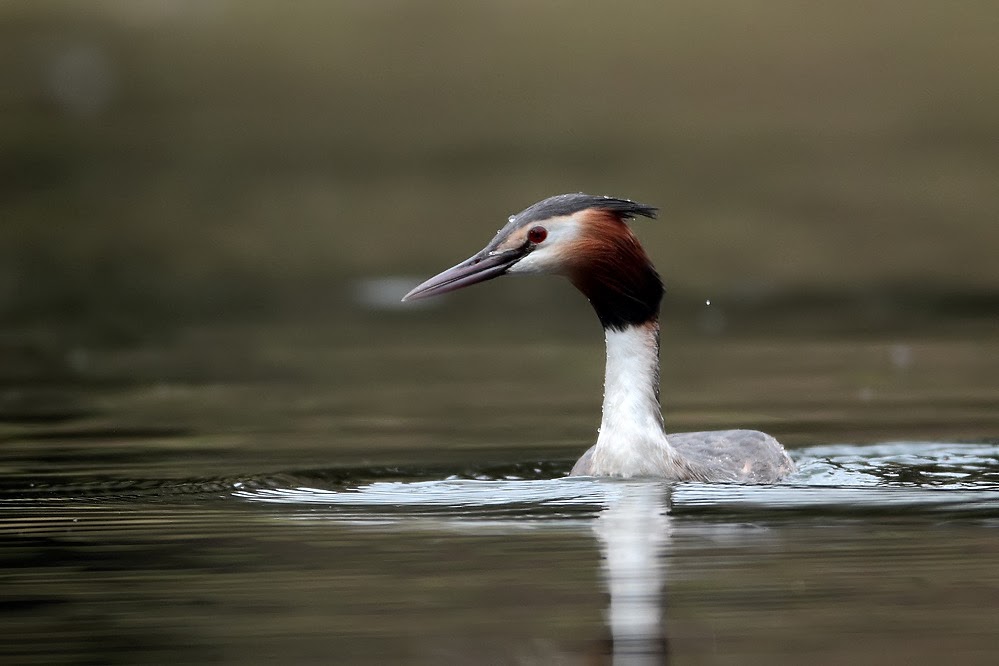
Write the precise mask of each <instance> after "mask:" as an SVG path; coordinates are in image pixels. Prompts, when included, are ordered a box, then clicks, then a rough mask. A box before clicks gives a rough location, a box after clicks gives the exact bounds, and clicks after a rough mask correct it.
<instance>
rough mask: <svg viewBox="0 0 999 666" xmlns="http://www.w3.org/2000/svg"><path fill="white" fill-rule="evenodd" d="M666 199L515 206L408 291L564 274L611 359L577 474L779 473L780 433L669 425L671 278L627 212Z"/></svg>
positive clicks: (735, 478)
mask: <svg viewBox="0 0 999 666" xmlns="http://www.w3.org/2000/svg"><path fill="white" fill-rule="evenodd" d="M656 212H657V209H656V208H653V207H651V206H646V205H644V204H640V203H637V202H634V201H629V200H627V199H615V198H613V197H598V196H591V195H588V194H582V193H579V194H562V195H559V196H554V197H550V198H548V199H545V200H544V201H539V202H538V203H536V204H534V205H533V206H530V207H529V208H527V209H525V210H524V211H522V212H520V213H518V214H517V215H513V216H511V217H510V218H509V222H508V223H507V225H506V226H505V227H503V228H502V229H500V231H499V233H497V234H496V236H495V237H494V238H493V239H492V240H491V241H490V242H489V244H488V245H486V246H485V247H484V248H483V249H482V250H480V251H479V252H477V253H476V254H475V255H473V256H472V257H470V258H468V259H466V260H465V261H463V262H461V263H460V264H458V265H457V266H454V267H452V268H449V269H448V270H446V271H444V272H443V273H441V274H439V275H435V276H434V277H432V278H430V279H429V280H427V281H426V282H424V283H423V284H421V285H419V286H418V287H416V288H415V289H413V290H412V291H410V292H409V293H408V294H406V296H405V297H403V299H402V300H404V301H410V300H415V299H418V298H427V297H429V296H436V295H438V294H444V293H447V292H450V291H455V290H456V289H461V288H463V287H467V286H469V285H472V284H476V283H478V282H485V281H486V280H491V279H493V278H496V277H499V276H501V275H506V274H511V275H516V274H521V273H523V274H530V273H549V274H555V275H564V276H566V277H568V278H569V280H570V281H571V282H572V284H573V285H575V286H576V288H577V289H579V291H581V292H583V295H584V296H586V298H587V299H589V301H590V304H591V305H592V306H593V309H594V310H596V313H597V317H598V318H599V319H600V323H601V324H603V327H604V337H605V340H606V344H607V368H606V375H605V377H604V402H603V417H602V419H601V422H600V431H599V435H598V436H597V443H596V444H594V445H593V446H592V447H591V448H590V450H588V451H587V452H586V453H584V454H583V457H581V458H580V459H579V461H578V462H576V464H575V465H574V466H573V468H572V472H571V474H572V475H573V476H621V477H660V478H665V479H672V480H696V481H729V482H737V483H773V482H775V481H778V480H780V479H782V478H783V477H785V476H786V475H788V474H789V473H791V472H792V471H794V463H793V462H791V459H790V458H789V457H788V455H787V452H786V451H785V450H784V447H782V446H781V445H780V443H778V442H777V440H776V439H774V438H773V437H771V436H770V435H767V434H765V433H762V432H759V431H756V430H715V431H709V432H685V433H677V434H670V435H667V434H666V430H665V428H664V426H663V417H662V411H661V410H660V406H659V302H660V301H661V300H662V295H663V285H662V280H660V278H659V274H658V273H656V269H655V267H653V265H652V262H651V261H649V257H648V255H646V254H645V250H644V249H642V246H641V244H640V243H639V242H638V239H637V238H636V237H635V235H634V234H633V233H632V231H631V229H630V228H629V227H628V225H627V224H625V220H630V219H633V218H634V217H635V216H636V215H642V216H644V217H655V216H656Z"/></svg>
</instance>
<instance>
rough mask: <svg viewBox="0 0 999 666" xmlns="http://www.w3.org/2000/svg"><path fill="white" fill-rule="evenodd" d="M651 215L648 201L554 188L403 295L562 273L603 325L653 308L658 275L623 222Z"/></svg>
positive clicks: (631, 319) (637, 318) (643, 315)
mask: <svg viewBox="0 0 999 666" xmlns="http://www.w3.org/2000/svg"><path fill="white" fill-rule="evenodd" d="M637 215H642V216H644V217H655V216H656V209H655V208H653V207H651V206H646V205H644V204H640V203H636V202H634V201H629V200H627V199H615V198H613V197H601V196H591V195H588V194H582V193H578V194H562V195H558V196H554V197H550V198H548V199H544V200H543V201H539V202H538V203H536V204H534V205H532V206H530V207H528V208H526V209H524V210H523V211H521V212H520V213H517V214H516V215H512V216H510V218H509V220H508V222H507V224H506V226H504V227H503V228H502V229H500V230H499V232H498V233H497V234H496V236H495V237H493V239H492V240H491V241H490V242H489V244H488V245H486V246H485V247H484V248H482V249H481V250H479V251H478V252H476V253H475V254H474V255H472V256H471V257H469V258H468V259H466V260H465V261H463V262H461V263H459V264H458V265H456V266H453V267H451V268H449V269H447V270H446V271H444V272H442V273H440V274H438V275H435V276H434V277H432V278H430V279H429V280H427V281H425V282H423V283H422V284H420V285H418V286H417V287H416V288H414V289H413V290H412V291H410V292H409V293H408V294H406V296H405V297H403V300H404V301H411V300H416V299H420V298H428V297H430V296H437V295H439V294H445V293H448V292H452V291H456V290H458V289H462V288H464V287H467V286H470V285H473V284H477V283H479V282H485V281H487V280H491V279H493V278H497V277H499V276H501V275H507V274H511V275H514V274H532V273H535V274H554V275H564V276H566V277H568V278H569V279H570V280H571V281H572V283H573V284H574V285H575V286H576V287H577V288H578V289H579V290H580V291H582V292H583V294H584V295H586V296H587V298H589V299H590V302H591V303H592V304H593V307H594V309H596V311H597V315H598V316H600V319H601V321H602V322H603V323H604V325H605V326H613V325H623V324H624V323H638V322H641V321H645V320H647V319H648V318H649V317H650V316H654V315H655V314H657V313H658V308H659V300H660V299H661V297H662V283H661V281H660V279H659V276H658V274H657V273H656V272H655V269H654V268H653V267H652V264H651V262H650V261H649V259H648V256H647V255H646V254H645V251H644V250H643V249H642V246H641V245H640V244H639V242H638V239H637V238H636V237H635V235H634V234H633V233H632V231H631V229H630V228H629V227H628V225H627V224H626V223H625V221H626V220H629V219H633V218H634V217H635V216H637Z"/></svg>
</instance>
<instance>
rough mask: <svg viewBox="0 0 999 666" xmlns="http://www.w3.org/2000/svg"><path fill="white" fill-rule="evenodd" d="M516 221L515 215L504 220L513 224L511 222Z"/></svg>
mask: <svg viewBox="0 0 999 666" xmlns="http://www.w3.org/2000/svg"><path fill="white" fill-rule="evenodd" d="M516 219H517V216H516V215H511V216H510V217H508V218H506V221H507V222H513V221H514V220H516Z"/></svg>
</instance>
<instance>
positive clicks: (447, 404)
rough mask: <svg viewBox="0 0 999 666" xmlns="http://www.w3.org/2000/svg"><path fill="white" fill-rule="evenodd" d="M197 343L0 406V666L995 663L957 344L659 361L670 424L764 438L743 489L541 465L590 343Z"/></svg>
mask: <svg viewBox="0 0 999 666" xmlns="http://www.w3.org/2000/svg"><path fill="white" fill-rule="evenodd" d="M253 335H257V336H258V337H256V338H252V336H253ZM498 335H499V334H497V336H498ZM213 336H214V337H213ZM251 338H252V339H253V340H254V341H253V342H247V340H249V339H251ZM212 339H216V340H217V339H223V340H224V339H226V336H225V335H224V334H222V333H219V332H215V333H211V334H209V333H205V332H200V333H192V334H191V337H190V338H189V339H187V340H184V339H180V340H178V341H175V342H174V343H172V345H171V346H169V347H168V348H160V349H154V350H148V349H133V350H131V351H129V350H115V351H109V350H105V351H99V350H88V351H87V356H88V358H87V359H86V363H87V364H88V365H87V366H86V367H83V368H82V369H81V370H80V371H79V374H78V375H77V376H76V377H75V378H70V379H63V380H60V381H50V382H45V383H42V384H37V383H36V384H30V383H21V384H18V385H17V386H15V385H14V384H13V383H11V384H10V385H9V386H8V388H7V389H6V392H5V393H4V398H3V402H2V404H3V408H4V410H5V411H4V417H5V418H4V426H3V428H4V431H3V433H4V434H3V447H2V450H0V468H2V469H3V472H4V475H3V477H2V480H0V541H2V544H3V547H2V549H0V559H2V562H3V564H2V573H0V575H2V578H3V591H4V593H3V599H2V602H0V613H2V615H0V622H2V625H3V627H4V629H5V632H4V633H5V640H4V643H3V646H2V647H0V652H2V654H3V655H4V657H5V660H6V661H9V662H11V663H81V662H82V663H150V662H157V663H158V662H164V661H173V662H206V661H225V662H229V661H232V662H237V661H238V662H243V663H267V662H282V663H331V662H332V663H362V664H363V663H371V664H381V663H428V664H429V663H537V664H549V663H591V662H590V661H588V660H595V661H596V662H597V663H599V662H600V660H606V659H610V658H611V655H614V656H615V657H616V659H617V663H663V662H664V661H665V660H667V659H671V660H672V661H673V662H675V663H768V664H770V663H789V664H790V663H801V662H802V661H803V660H811V661H816V662H819V663H906V664H912V663H936V662H939V661H943V660H946V661H947V662H948V663H990V662H991V660H992V658H993V657H994V654H995V653H996V650H997V649H999V632H997V629H996V627H999V611H997V610H996V608H997V607H996V605H995V599H997V598H999V566H997V563H999V539H997V538H996V537H997V528H999V443H997V440H996V439H994V438H993V437H992V436H991V435H992V434H993V433H995V432H996V423H997V421H996V406H997V401H996V392H995V389H993V388H992V386H991V384H990V383H989V382H990V379H989V378H990V377H991V376H994V375H990V371H991V367H990V364H991V365H995V364H996V363H997V361H996V360H995V358H993V357H991V356H990V355H989V354H984V355H983V354H981V353H980V352H981V351H982V350H986V351H994V343H992V342H991V341H990V340H988V339H985V338H982V337H978V336H975V337H971V338H965V337H960V336H957V337H949V338H941V339H926V340H905V341H901V342H900V341H899V340H893V339H886V340H882V339H878V340H839V341H834V342H830V341H823V340H787V341H784V342H783V343H782V344H780V345H774V344H773V343H771V342H760V341H753V340H751V339H748V340H724V339H722V340H715V341H711V340H703V339H700V340H687V341H684V344H677V345H676V347H675V348H667V351H666V353H665V359H664V377H667V378H668V379H667V381H670V380H672V381H671V382H670V383H669V384H667V387H666V391H665V392H664V395H665V399H666V402H667V405H668V410H667V413H668V414H669V415H670V421H671V422H672V423H673V424H675V426H676V429H686V428H688V427H729V426H731V425H733V424H736V425H738V424H744V425H745V424H753V425H756V426H757V427H766V428H767V429H769V430H772V431H774V432H775V433H777V434H778V435H779V436H781V437H782V438H783V439H784V440H785V441H788V442H789V444H790V445H791V447H792V453H793V456H794V457H795V459H796V461H797V463H798V466H799V470H798V472H797V473H796V474H795V475H793V476H792V477H791V478H789V479H787V481H786V482H785V483H782V484H780V485H777V486H766V487H749V486H736V485H724V484H700V483H681V484H672V485H671V484H664V483H658V482H626V481H612V480H594V479H576V478H571V479H570V478H565V475H566V474H567V472H568V470H569V469H570V467H571V465H572V462H573V460H574V457H575V456H576V455H578V453H580V452H581V451H582V450H583V449H585V447H586V445H588V443H589V442H590V441H592V440H591V438H592V436H593V429H594V427H595V421H596V412H595V410H597V409H598V408H599V382H600V364H601V361H600V356H599V355H600V348H599V339H597V340H594V341H590V340H587V339H585V338H581V339H578V340H574V339H572V338H570V339H569V340H568V341H567V342H566V343H565V344H564V345H552V344H548V345H546V344H544V342H542V341H539V340H540V336H539V339H533V338H532V339H529V340H523V341H518V342H517V343H515V344H510V343H509V342H506V343H502V344H501V343H500V342H498V341H497V338H496V337H494V338H490V337H489V336H488V335H487V334H482V337H480V338H479V339H477V340H476V339H474V336H472V339H471V340H470V341H469V342H468V343H465V344H457V345H450V346H443V345H438V344H437V343H435V342H434V341H433V340H424V341H422V342H419V343H418V344H417V343H412V342H410V343H409V344H398V343H396V344H388V343H387V342H386V341H384V340H379V339H376V338H374V339H371V340H369V341H367V342H366V343H365V344H356V345H354V346H353V347H351V348H350V349H349V350H348V349H344V348H343V347H342V346H341V345H340V341H338V340H337V339H336V335H335V334H332V335H331V336H330V339H329V340H326V341H322V342H320V341H317V340H316V339H314V338H312V339H311V340H310V339H309V336H305V338H304V339H298V338H293V337H292V338H289V336H288V335H287V332H286V333H285V334H284V336H283V337H281V336H275V335H272V334H263V333H257V334H252V333H246V334H245V335H244V336H242V338H241V339H242V340H243V343H242V346H241V345H239V344H236V345H228V346H226V345H221V346H220V345H217V344H212V343H211V340H212ZM900 344H904V345H905V349H906V350H907V351H905V352H904V353H903V352H900V351H899V349H900V348H899V347H898V345H900ZM903 357H904V358H903ZM899 358H902V361H903V362H901V363H899ZM77 360H78V361H79V359H77ZM719 374H721V375H722V376H724V377H725V379H726V381H725V382H721V381H712V379H711V378H712V377H717V376H718V375H719ZM885 432H894V433H895V434H896V435H897V437H894V438H888V437H885V436H884V433H885ZM920 434H922V435H923V436H922V437H919V436H918V435H920ZM976 435H977V436H976Z"/></svg>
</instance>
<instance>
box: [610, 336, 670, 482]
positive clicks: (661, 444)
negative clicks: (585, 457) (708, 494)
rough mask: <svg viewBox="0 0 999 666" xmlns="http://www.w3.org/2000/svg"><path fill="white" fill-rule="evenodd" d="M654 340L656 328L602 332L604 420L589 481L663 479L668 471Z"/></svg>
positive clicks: (655, 340)
mask: <svg viewBox="0 0 999 666" xmlns="http://www.w3.org/2000/svg"><path fill="white" fill-rule="evenodd" d="M657 336H658V330H657V326H656V325H655V324H647V325H644V326H629V327H628V328H626V329H624V330H623V331H616V330H613V329H607V331H606V341H607V371H606V377H605V380H604V405H603V417H602V419H601V422H600V434H599V436H598V437H597V443H596V446H595V447H594V450H593V468H592V470H591V474H593V475H597V476H603V475H609V476H625V477H629V476H645V475H661V474H662V470H663V469H667V468H669V467H670V466H671V463H672V458H673V452H672V450H671V449H670V446H669V442H667V441H666V432H665V430H664V429H663V417H662V412H661V411H660V408H659V400H658V398H657V396H656V390H657V387H658V372H659V349H658V344H657Z"/></svg>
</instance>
